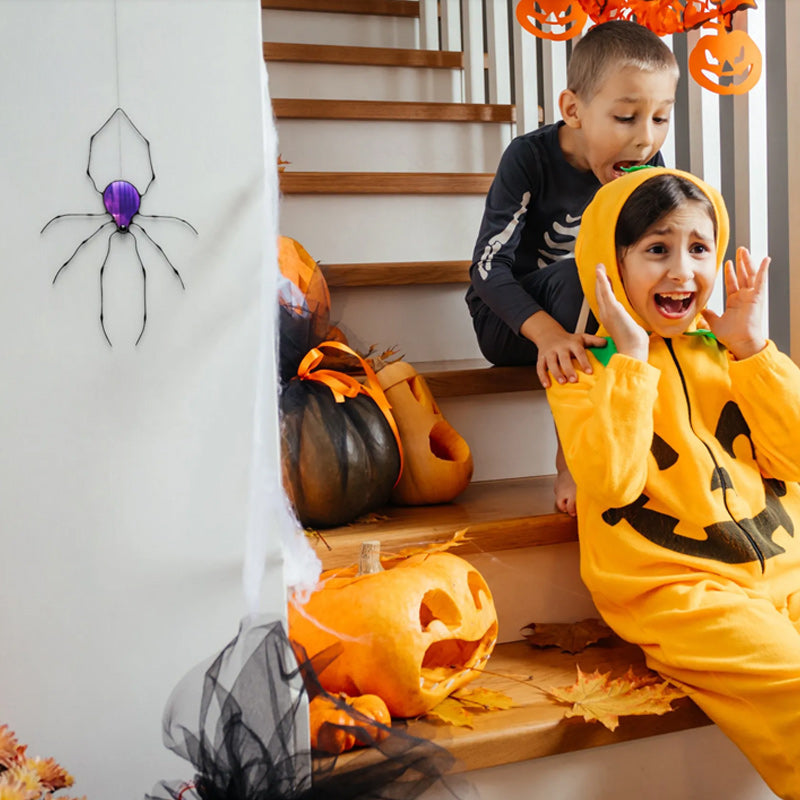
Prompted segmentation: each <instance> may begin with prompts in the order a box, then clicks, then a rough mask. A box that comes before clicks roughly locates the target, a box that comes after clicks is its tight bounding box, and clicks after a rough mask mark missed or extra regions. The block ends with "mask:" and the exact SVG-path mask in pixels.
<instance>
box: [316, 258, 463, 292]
mask: <svg viewBox="0 0 800 800" xmlns="http://www.w3.org/2000/svg"><path fill="white" fill-rule="evenodd" d="M469 265H470V262H469V261H389V262H382V263H375V264H323V263H320V265H319V266H320V269H321V270H322V274H323V275H324V276H325V280H326V282H327V284H328V286H329V287H330V288H334V287H338V286H408V285H417V284H431V283H469Z"/></svg>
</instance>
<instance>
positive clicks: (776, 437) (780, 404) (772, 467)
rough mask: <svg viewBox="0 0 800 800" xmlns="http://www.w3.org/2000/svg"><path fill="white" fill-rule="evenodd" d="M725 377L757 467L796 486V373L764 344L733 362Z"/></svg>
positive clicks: (799, 437)
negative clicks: (747, 435)
mask: <svg viewBox="0 0 800 800" xmlns="http://www.w3.org/2000/svg"><path fill="white" fill-rule="evenodd" d="M729 374H730V379H731V389H732V391H733V396H734V398H735V400H736V402H737V404H738V405H739V408H740V410H741V412H742V415H743V416H744V418H745V421H746V422H747V424H748V426H749V427H750V438H751V440H752V442H753V446H754V447H755V449H756V460H757V461H758V465H759V466H760V467H761V469H762V471H763V472H765V473H766V474H767V475H769V476H770V477H772V478H777V479H778V480H784V481H800V369H798V367H797V366H796V365H795V363H794V362H793V361H792V360H791V359H790V358H789V357H788V356H787V355H785V354H784V353H781V352H780V351H779V350H778V348H777V347H776V346H775V345H774V344H773V343H772V342H768V343H767V346H766V347H765V348H764V349H763V350H762V351H761V352H760V353H756V354H755V355H754V356H750V358H745V359H743V360H742V361H735V360H733V359H732V358H731V360H730V363H729Z"/></svg>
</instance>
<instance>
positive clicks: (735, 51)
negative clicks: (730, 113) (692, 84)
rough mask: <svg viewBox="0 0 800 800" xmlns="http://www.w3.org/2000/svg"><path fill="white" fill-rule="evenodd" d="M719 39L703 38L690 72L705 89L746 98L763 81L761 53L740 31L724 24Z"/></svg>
mask: <svg viewBox="0 0 800 800" xmlns="http://www.w3.org/2000/svg"><path fill="white" fill-rule="evenodd" d="M712 27H716V28H717V33H716V35H714V34H710V35H707V36H702V37H701V38H700V39H699V40H698V42H697V44H696V45H695V46H694V49H693V50H692V52H691V53H690V54H689V72H690V73H691V75H692V77H693V78H694V79H695V80H696V81H697V82H698V83H699V84H700V85H701V86H702V87H703V88H704V89H709V90H710V91H712V92H716V93H717V94H724V95H727V94H744V93H745V92H749V91H750V89H752V88H753V87H754V86H755V85H756V84H757V83H758V79H759V78H760V77H761V61H762V59H761V51H760V50H759V49H758V46H757V45H756V43H755V42H754V41H753V40H752V39H751V38H750V37H749V36H748V35H747V34H746V33H745V32H744V31H740V30H731V31H728V30H726V29H725V26H724V25H723V24H722V23H720V24H718V25H714V26H712Z"/></svg>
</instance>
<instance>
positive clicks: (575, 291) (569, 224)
mask: <svg viewBox="0 0 800 800" xmlns="http://www.w3.org/2000/svg"><path fill="white" fill-rule="evenodd" d="M677 81H678V67H677V63H676V61H675V57H674V56H673V54H672V52H671V51H670V49H669V48H668V47H667V46H666V45H665V44H664V43H663V42H662V41H661V39H659V38H658V36H656V35H655V34H654V33H652V32H651V31H649V30H648V29H647V28H644V27H642V26H640V25H637V24H636V23H634V22H627V21H613V22H607V23H604V24H602V25H597V26H596V27H594V28H592V29H591V30H590V31H589V32H588V33H587V34H586V35H585V36H584V37H583V38H582V39H581V40H580V41H579V42H578V43H577V44H576V45H575V47H574V49H573V52H572V57H571V59H570V63H569V68H568V73H567V82H568V85H569V88H568V89H567V90H566V91H564V92H562V93H561V96H560V98H559V108H560V109H561V114H562V116H563V120H562V121H561V122H558V123H556V124H554V125H546V126H544V127H541V128H538V129H537V130H535V131H532V132H530V133H526V134H524V135H523V136H519V137H517V138H516V139H514V141H512V142H511V144H510V145H509V146H508V148H507V149H506V151H505V153H504V154H503V157H502V159H501V161H500V165H499V167H498V169H497V174H496V176H495V179H494V182H493V183H492V186H491V188H490V189H489V193H488V195H487V198H486V209H485V211H484V215H483V220H482V222H481V227H480V232H479V234H478V240H477V242H476V244H475V250H474V254H473V262H472V266H471V267H470V278H471V285H470V288H469V289H468V291H467V295H466V301H467V305H468V306H469V310H470V314H471V315H472V321H473V326H474V328H475V332H476V334H477V337H478V343H479V345H480V348H481V352H482V353H483V355H484V356H485V357H486V359H487V360H488V361H491V362H492V363H493V364H497V365H510V364H536V369H537V373H538V375H539V380H540V381H541V383H542V386H544V387H545V388H547V386H548V383H549V378H548V371H549V373H550V374H551V375H552V376H553V378H554V379H555V380H557V381H559V382H564V381H575V380H576V375H575V368H574V366H573V364H572V359H575V360H576V361H577V364H578V366H579V367H580V368H581V369H583V370H587V369H589V362H588V360H587V358H586V355H585V352H584V347H586V346H589V345H593V344H598V343H599V342H598V340H597V338H596V337H594V336H591V335H588V334H585V333H584V332H583V330H581V331H578V332H573V331H575V329H576V324H577V322H578V317H579V313H580V310H581V305H582V300H583V296H582V293H581V289H580V284H579V281H578V277H577V272H576V271H575V263H574V260H573V258H572V256H573V252H574V246H575V236H576V234H577V232H578V227H579V225H580V220H581V215H582V214H583V210H584V208H586V206H587V204H588V203H589V201H590V200H591V199H592V197H593V196H594V194H595V192H596V191H597V190H598V189H599V188H600V186H601V185H602V184H605V183H608V182H609V181H612V180H614V179H615V178H617V177H619V176H620V175H621V174H622V168H623V167H631V166H638V165H641V164H657V165H663V163H664V162H663V159H662V158H661V153H660V152H659V150H660V148H661V145H662V144H663V142H664V138H665V137H666V135H667V131H668V128H669V120H670V113H671V111H672V106H673V105H674V102H675V87H676V85H677ZM556 468H557V470H558V475H557V477H556V485H555V494H556V505H557V507H558V508H559V509H560V510H562V511H565V512H567V513H569V514H572V515H573V516H574V514H575V485H574V483H573V481H572V479H571V477H570V475H569V472H568V471H567V470H566V466H565V465H564V463H563V457H562V456H561V447H560V444H559V453H558V455H557V459H556Z"/></svg>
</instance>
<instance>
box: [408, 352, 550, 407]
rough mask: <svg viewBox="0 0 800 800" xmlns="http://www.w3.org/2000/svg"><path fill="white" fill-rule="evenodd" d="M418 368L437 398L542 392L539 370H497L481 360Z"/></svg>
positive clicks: (425, 364)
mask: <svg viewBox="0 0 800 800" xmlns="http://www.w3.org/2000/svg"><path fill="white" fill-rule="evenodd" d="M414 368H415V369H416V370H417V372H419V373H420V375H422V376H423V377H424V378H425V382H426V383H427V384H428V387H429V388H430V390H431V393H432V394H433V396H434V397H436V398H442V397H468V396H470V395H477V394H503V393H505V392H529V391H536V390H540V389H541V388H542V384H541V383H540V382H539V378H538V376H537V375H536V367H534V366H530V367H527V366H526V367H495V366H492V365H491V364H490V363H489V362H488V361H485V360H483V359H480V358H474V359H456V360H453V361H421V362H417V363H415V364H414Z"/></svg>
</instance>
